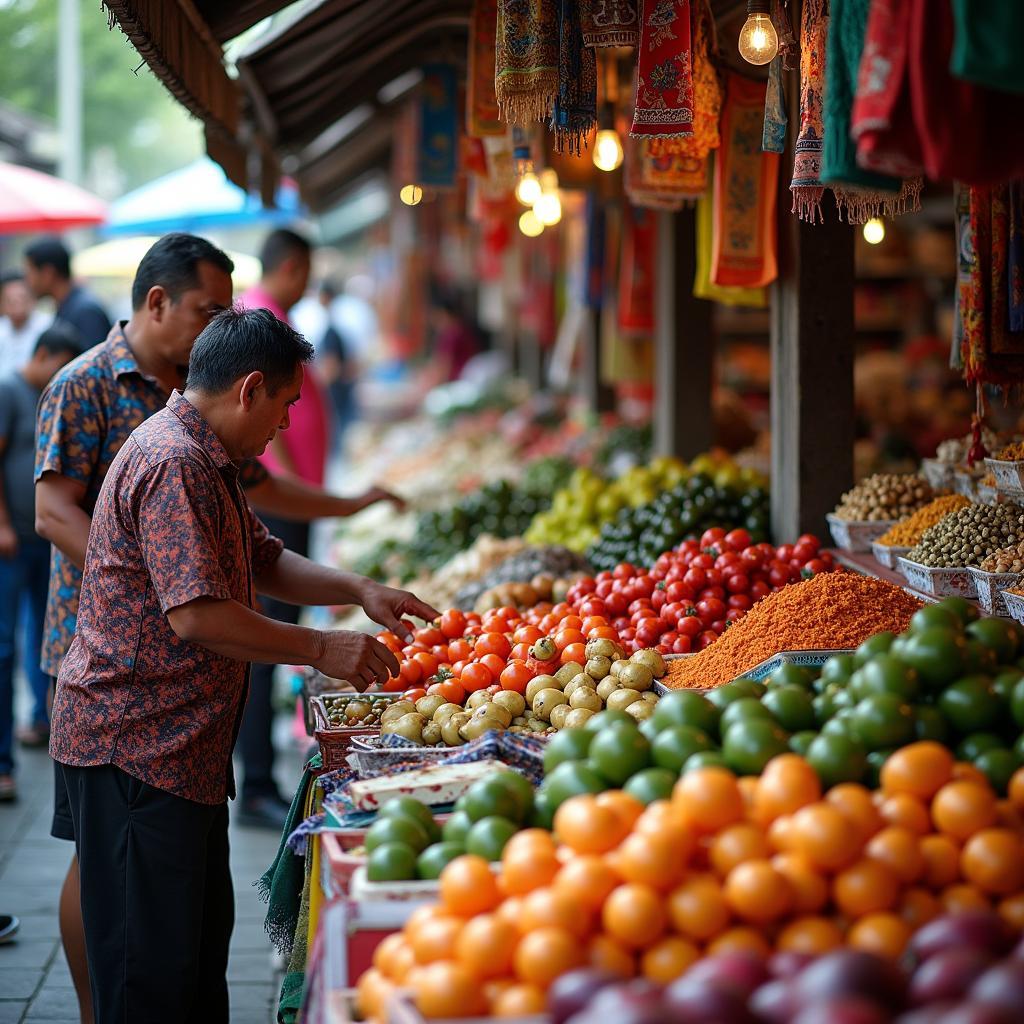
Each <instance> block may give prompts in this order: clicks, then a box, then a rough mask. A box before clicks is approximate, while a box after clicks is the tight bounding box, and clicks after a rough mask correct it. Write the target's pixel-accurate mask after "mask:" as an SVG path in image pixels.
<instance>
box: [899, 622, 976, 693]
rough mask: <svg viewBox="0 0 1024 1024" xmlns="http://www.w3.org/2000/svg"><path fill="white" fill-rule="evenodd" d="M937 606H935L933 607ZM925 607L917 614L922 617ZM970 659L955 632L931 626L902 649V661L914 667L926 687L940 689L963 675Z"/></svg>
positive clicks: (961, 636)
mask: <svg viewBox="0 0 1024 1024" xmlns="http://www.w3.org/2000/svg"><path fill="white" fill-rule="evenodd" d="M933 607H935V606H933ZM926 610H927V609H925V608H922V609H921V610H920V611H917V612H915V613H914V614H915V615H920V614H921V612H922V611H926ZM966 657H967V641H966V640H965V639H964V637H963V635H962V634H961V633H958V632H957V631H956V630H954V629H951V628H948V627H943V628H938V627H931V628H929V629H925V630H922V631H921V632H920V633H915V634H913V635H912V636H911V637H910V639H909V640H908V641H907V643H906V645H905V646H904V647H903V648H902V650H901V652H900V654H899V658H900V660H901V661H905V662H906V663H907V664H908V665H910V666H911V668H915V669H917V671H918V674H919V675H920V677H921V682H922V683H924V684H925V685H926V686H930V687H933V688H939V687H942V686H944V685H946V684H947V683H951V682H953V680H954V679H956V678H957V677H959V676H960V675H962V674H963V665H964V660H965V658H966Z"/></svg>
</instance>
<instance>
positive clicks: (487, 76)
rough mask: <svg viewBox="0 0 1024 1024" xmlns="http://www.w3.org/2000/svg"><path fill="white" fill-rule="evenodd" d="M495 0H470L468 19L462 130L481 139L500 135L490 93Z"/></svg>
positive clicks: (502, 127) (502, 131)
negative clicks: (470, 12) (464, 106)
mask: <svg viewBox="0 0 1024 1024" xmlns="http://www.w3.org/2000/svg"><path fill="white" fill-rule="evenodd" d="M497 30H498V0H474V3H473V14H472V17H471V19H470V23H469V71H468V74H467V76H466V77H467V83H466V88H467V90H468V93H469V95H468V98H467V102H466V133H467V134H468V135H472V136H473V138H476V139H482V138H484V137H485V136H487V135H504V134H505V131H506V128H505V125H503V124H502V123H501V118H500V117H499V116H498V97H497V96H496V95H495V94H494V47H495V43H496V41H497V38H498V35H497Z"/></svg>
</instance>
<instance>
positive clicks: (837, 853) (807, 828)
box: [789, 803, 859, 871]
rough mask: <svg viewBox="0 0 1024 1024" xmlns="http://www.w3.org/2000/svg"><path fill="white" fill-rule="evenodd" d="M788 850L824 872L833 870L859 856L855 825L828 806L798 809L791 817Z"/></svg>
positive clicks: (825, 804) (817, 805)
mask: <svg viewBox="0 0 1024 1024" xmlns="http://www.w3.org/2000/svg"><path fill="white" fill-rule="evenodd" d="M791 827H792V837H791V840H790V844H789V845H790V847H791V849H792V851H793V852H794V853H799V854H801V855H802V856H803V857H805V858H806V859H807V860H808V861H810V863H811V864H812V865H813V866H814V867H817V868H821V869H822V870H824V871H835V870H837V869H839V868H841V867H844V866H845V865H847V864H849V863H850V862H851V861H853V860H855V859H856V858H857V856H858V853H859V843H858V842H857V839H858V836H857V829H856V826H854V824H853V823H852V822H851V821H850V820H849V819H848V818H847V817H846V816H845V815H844V814H843V813H842V811H840V810H839V809H838V808H837V807H833V806H832V805H831V804H828V803H818V804H811V805H810V806H809V807H801V808H800V810H799V811H797V812H796V813H795V814H794V815H793V822H792V826H791Z"/></svg>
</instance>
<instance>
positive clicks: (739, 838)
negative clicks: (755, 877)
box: [708, 758, 778, 878]
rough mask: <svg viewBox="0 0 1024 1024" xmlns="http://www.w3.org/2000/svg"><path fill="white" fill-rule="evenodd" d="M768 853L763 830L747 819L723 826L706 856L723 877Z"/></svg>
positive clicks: (762, 858) (763, 857)
mask: <svg viewBox="0 0 1024 1024" xmlns="http://www.w3.org/2000/svg"><path fill="white" fill-rule="evenodd" d="M776 760H778V758H776ZM747 778H753V776H752V775H750V776H747ZM770 855H771V848H770V847H769V845H768V839H767V838H766V837H765V834H764V832H763V831H762V830H761V829H760V828H758V826H757V825H754V824H753V823H752V822H749V821H738V822H737V823H736V824H735V825H729V826H728V827H727V828H723V829H722V831H721V832H719V833H718V835H716V836H714V838H712V840H711V845H710V846H709V848H708V858H709V860H710V861H711V866H712V868H714V870H715V873H716V874H717V875H718V877H719V878H725V876H726V875H727V874H729V872H730V871H732V869H733V868H734V867H736V866H737V865H738V864H742V863H743V862H744V861H747V860H764V859H765V858H766V857H769V856H770Z"/></svg>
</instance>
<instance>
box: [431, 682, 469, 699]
mask: <svg viewBox="0 0 1024 1024" xmlns="http://www.w3.org/2000/svg"><path fill="white" fill-rule="evenodd" d="M435 685H436V687H437V689H436V691H435V692H436V693H439V694H440V695H441V696H442V697H444V699H445V700H446V701H448V703H449V704H462V703H463V701H465V699H466V689H465V687H464V686H463V685H462V684H461V683H460V682H459V681H458V680H457V679H445V680H444V682H441V683H436V684H435Z"/></svg>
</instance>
